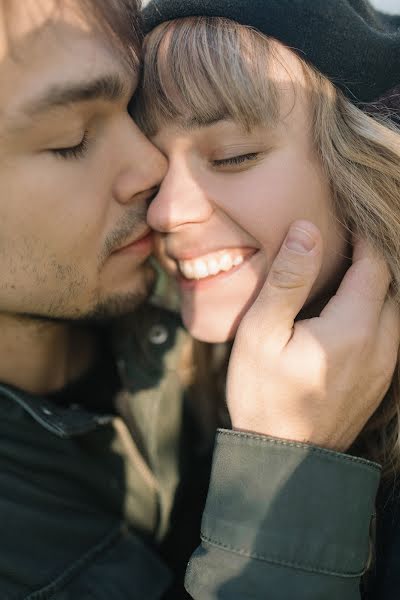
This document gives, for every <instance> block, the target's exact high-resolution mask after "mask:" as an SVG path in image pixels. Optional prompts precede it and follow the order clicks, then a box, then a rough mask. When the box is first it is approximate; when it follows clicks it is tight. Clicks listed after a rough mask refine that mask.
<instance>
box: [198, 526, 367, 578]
mask: <svg viewBox="0 0 400 600" xmlns="http://www.w3.org/2000/svg"><path fill="white" fill-rule="evenodd" d="M201 539H202V541H204V542H205V543H207V544H210V545H211V546H215V547H217V548H220V549H222V550H226V551H229V552H232V553H233V554H238V555H239V556H246V557H248V558H255V559H256V560H260V561H263V562H267V563H270V564H272V565H278V566H281V567H290V568H292V569H293V568H294V569H297V570H299V571H305V572H306V573H318V574H320V575H331V576H333V577H345V578H355V577H362V576H363V575H364V573H365V571H366V567H364V569H362V570H361V571H358V572H355V573H354V572H350V571H334V570H331V569H324V568H322V567H318V566H316V565H313V564H311V563H309V564H307V563H299V562H295V561H289V560H285V559H283V558H271V557H269V556H265V555H264V554H259V553H257V552H250V551H249V550H246V549H245V548H235V547H234V546H231V545H229V544H224V543H222V542H219V541H218V540H214V539H212V538H210V537H209V536H207V535H204V534H203V533H202V534H201Z"/></svg>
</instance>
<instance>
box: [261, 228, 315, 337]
mask: <svg viewBox="0 0 400 600" xmlns="http://www.w3.org/2000/svg"><path fill="white" fill-rule="evenodd" d="M321 263H322V239H321V234H320V232H319V230H318V228H317V227H316V226H315V225H313V224H312V223H310V222H309V221H296V222H294V223H293V224H292V226H291V227H290V230H289V232H288V234H287V236H286V239H285V241H284V242H283V244H282V246H281V249H280V251H279V253H278V255H277V256H276V258H275V260H274V262H273V264H272V266H271V268H270V271H269V273H268V277H267V280H266V282H265V284H264V286H263V288H262V290H261V292H260V294H259V296H258V298H257V300H256V302H255V304H254V310H255V312H256V314H257V317H258V319H259V323H260V325H263V327H264V326H265V328H266V330H267V331H268V334H269V335H271V334H272V333H273V332H274V331H275V332H277V331H280V332H281V333H282V332H284V333H286V334H287V335H291V332H292V328H293V323H294V320H295V318H296V316H297V315H298V313H299V312H300V310H301V309H302V307H303V306H304V303H305V302H306V300H307V298H308V296H309V294H310V291H311V288H312V286H313V284H314V282H315V280H316V278H317V275H318V273H319V271H320V268H321Z"/></svg>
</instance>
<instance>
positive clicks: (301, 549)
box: [186, 430, 380, 600]
mask: <svg viewBox="0 0 400 600" xmlns="http://www.w3.org/2000/svg"><path fill="white" fill-rule="evenodd" d="M379 479H380V467H379V465H377V464H375V463H371V462H369V461H367V460H363V459H360V458H356V457H353V456H349V455H346V454H340V453H337V452H333V451H330V450H325V449H323V448H318V447H316V446H311V445H308V444H302V443H297V442H290V441H287V440H281V439H277V438H271V437H267V436H261V435H253V434H247V433H240V432H234V431H227V430H219V431H218V434H217V439H216V447H215V452H214V460H213V469H212V475H211V482H210V487H209V492H208V497H207V503H206V508H205V511H204V514H203V520H202V531H201V539H202V543H201V546H200V547H199V548H198V549H197V550H196V552H195V553H194V554H193V556H192V558H191V560H190V562H189V565H188V569H187V573H186V588H187V590H188V592H189V593H190V595H191V596H192V597H193V598H194V599H195V600H214V599H216V598H218V599H221V600H236V599H237V600H239V599H240V600H244V599H246V600H250V599H251V600H267V599H268V600H288V599H289V598H290V599H293V600H317V599H318V600H321V599H322V598H323V599H324V600H337V599H338V598H340V599H341V600H359V599H360V591H359V586H360V579H361V576H362V574H363V572H364V571H365V569H366V566H367V563H368V560H369V553H370V540H369V537H370V535H369V534H370V524H371V521H372V519H373V517H374V503H375V495H376V492H377V488H378V485H379Z"/></svg>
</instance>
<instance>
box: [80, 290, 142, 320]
mask: <svg viewBox="0 0 400 600" xmlns="http://www.w3.org/2000/svg"><path fill="white" fill-rule="evenodd" d="M150 293H151V290H148V291H145V290H143V291H140V292H132V293H130V294H115V295H114V296H111V297H109V298H107V299H106V300H103V301H101V302H99V303H98V304H97V305H96V306H95V307H94V308H93V309H92V310H91V311H90V312H88V313H87V314H86V315H82V317H80V318H79V320H82V321H89V322H104V321H110V320H112V319H116V318H118V317H122V316H124V315H127V314H131V313H133V312H135V310H136V309H137V308H138V307H139V306H140V305H141V304H143V303H144V302H145V301H146V300H147V298H148V297H149V295H150Z"/></svg>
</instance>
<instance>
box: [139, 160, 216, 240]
mask: <svg viewBox="0 0 400 600" xmlns="http://www.w3.org/2000/svg"><path fill="white" fill-rule="evenodd" d="M213 211H214V209H213V205H212V202H210V200H209V198H208V196H207V193H206V190H205V189H204V188H203V187H202V185H201V183H200V182H199V181H198V180H197V179H196V178H195V177H194V175H193V174H192V173H191V171H190V169H189V168H188V166H187V165H185V164H183V163H182V162H181V163H179V164H177V163H176V164H174V163H172V162H170V165H169V169H168V173H167V175H166V176H165V178H164V180H163V182H162V184H161V186H160V189H159V191H158V193H157V195H156V196H155V198H154V199H153V200H152V202H151V204H150V207H149V210H148V213H147V222H148V223H149V225H150V227H152V228H153V229H155V230H157V231H160V232H163V233H168V232H170V231H173V230H175V229H178V228H180V227H182V226H185V225H187V224H193V223H204V222H205V221H207V220H208V219H209V217H210V216H211V214H212V213H213Z"/></svg>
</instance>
